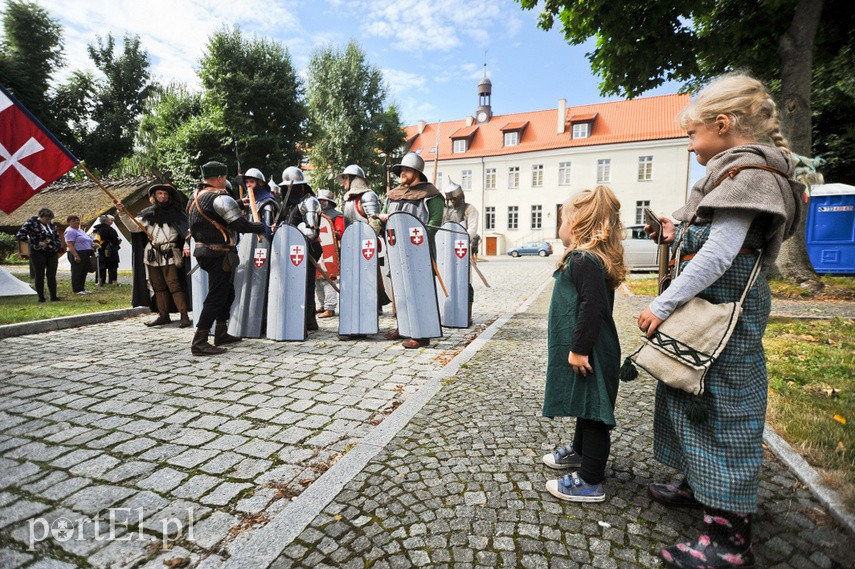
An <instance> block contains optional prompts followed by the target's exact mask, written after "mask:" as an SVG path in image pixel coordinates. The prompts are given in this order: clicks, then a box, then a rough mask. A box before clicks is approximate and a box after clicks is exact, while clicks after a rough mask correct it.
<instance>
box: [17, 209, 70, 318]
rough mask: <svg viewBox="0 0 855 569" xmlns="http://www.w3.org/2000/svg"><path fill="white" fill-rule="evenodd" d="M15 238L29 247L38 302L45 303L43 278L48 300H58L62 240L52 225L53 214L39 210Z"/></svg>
mask: <svg viewBox="0 0 855 569" xmlns="http://www.w3.org/2000/svg"><path fill="white" fill-rule="evenodd" d="M16 237H17V238H18V241H26V242H27V244H28V245H29V249H30V252H29V255H30V267H31V269H32V270H33V272H34V273H35V274H34V277H35V281H36V283H35V284H36V294H38V295H39V302H45V278H47V286H48V292H49V293H50V299H51V300H52V301H57V300H60V298H59V297H58V296H57V295H56V267H57V263H58V261H59V256H60V255H62V240H61V239H60V238H59V232H58V231H57V229H56V226H55V225H54V224H53V212H52V211H51V210H49V209H47V208H42V209H40V210H39V213H38V215H34V216H33V217H31V218H30V219H28V220H27V221H26V222H24V225H22V226H21V229H19V230H18V233H17V235H16Z"/></svg>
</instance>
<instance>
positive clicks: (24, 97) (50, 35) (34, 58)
mask: <svg viewBox="0 0 855 569" xmlns="http://www.w3.org/2000/svg"><path fill="white" fill-rule="evenodd" d="M63 65H64V60H63V41H62V27H61V26H60V25H59V22H58V21H57V20H55V19H53V18H51V16H50V14H48V13H47V12H46V11H45V10H44V9H42V8H41V7H39V6H38V5H36V4H33V3H32V2H22V1H19V0H9V1H8V2H7V3H6V9H5V10H4V11H3V36H2V39H0V83H2V84H3V85H5V86H6V87H7V88H8V89H9V90H10V91H11V92H12V93H13V94H14V95H15V96H16V97H17V98H18V99H19V100H20V101H21V102H22V103H23V104H24V106H26V107H27V109H29V110H30V112H31V113H33V115H35V116H36V117H37V118H38V119H39V120H40V121H41V122H42V123H44V125H45V126H46V127H47V128H48V129H50V130H51V131H53V132H54V133H56V134H58V135H60V136H61V135H62V134H64V129H63V127H62V120H61V118H60V115H58V113H57V112H56V109H55V107H54V105H53V100H52V98H51V95H50V89H49V87H50V81H51V79H52V78H53V75H54V73H55V72H56V71H57V70H59V69H60V68H62V67H63Z"/></svg>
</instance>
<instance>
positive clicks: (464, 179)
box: [460, 170, 472, 190]
mask: <svg viewBox="0 0 855 569" xmlns="http://www.w3.org/2000/svg"><path fill="white" fill-rule="evenodd" d="M460 187H461V188H463V189H464V190H471V189H472V170H463V172H462V173H461V174H460Z"/></svg>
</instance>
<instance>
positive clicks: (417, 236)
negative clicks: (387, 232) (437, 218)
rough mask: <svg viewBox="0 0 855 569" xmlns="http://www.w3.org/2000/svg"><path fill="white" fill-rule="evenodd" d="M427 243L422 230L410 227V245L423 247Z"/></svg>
mask: <svg viewBox="0 0 855 569" xmlns="http://www.w3.org/2000/svg"><path fill="white" fill-rule="evenodd" d="M424 241H425V236H424V235H422V230H421V229H419V228H418V227H410V243H412V244H413V245H421V244H422V243H424Z"/></svg>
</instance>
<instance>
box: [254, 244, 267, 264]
mask: <svg viewBox="0 0 855 569" xmlns="http://www.w3.org/2000/svg"><path fill="white" fill-rule="evenodd" d="M266 262H267V249H262V248H261V247H258V248H257V249H256V250H255V254H254V255H253V256H252V263H253V264H254V265H255V266H256V267H258V268H259V269H260V268H261V267H263V266H264V263H266Z"/></svg>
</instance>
